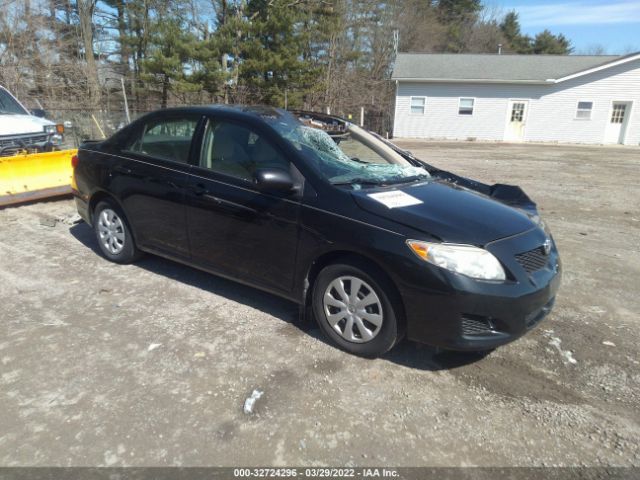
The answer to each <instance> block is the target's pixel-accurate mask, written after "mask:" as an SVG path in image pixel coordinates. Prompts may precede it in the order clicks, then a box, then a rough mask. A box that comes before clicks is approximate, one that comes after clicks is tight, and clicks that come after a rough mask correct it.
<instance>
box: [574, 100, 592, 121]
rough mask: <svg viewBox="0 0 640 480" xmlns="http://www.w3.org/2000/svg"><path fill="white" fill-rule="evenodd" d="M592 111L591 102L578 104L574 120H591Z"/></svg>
mask: <svg viewBox="0 0 640 480" xmlns="http://www.w3.org/2000/svg"><path fill="white" fill-rule="evenodd" d="M592 110H593V102H578V109H577V110H576V118H578V119H580V120H591V111H592Z"/></svg>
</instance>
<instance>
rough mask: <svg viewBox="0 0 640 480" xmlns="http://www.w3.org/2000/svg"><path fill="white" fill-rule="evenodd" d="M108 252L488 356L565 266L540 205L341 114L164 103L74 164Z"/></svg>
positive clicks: (360, 335) (335, 321) (327, 316)
mask: <svg viewBox="0 0 640 480" xmlns="http://www.w3.org/2000/svg"><path fill="white" fill-rule="evenodd" d="M73 165H74V177H73V189H74V195H75V201H76V205H77V208H78V212H79V213H80V215H81V216H82V218H83V219H84V220H85V221H86V222H87V223H88V224H89V225H91V226H92V227H93V229H94V231H95V235H96V240H97V243H98V245H99V248H100V250H101V251H102V253H103V254H104V256H105V257H106V258H107V259H109V260H111V261H113V262H117V263H130V262H133V261H135V260H136V259H138V258H139V257H140V255H141V254H142V253H143V252H147V253H151V254H155V255H160V256H162V257H166V258H169V259H171V260H174V261H177V262H181V263H184V264H187V265H191V266H193V267H196V268H200V269H203V270H206V271H208V272H211V273H213V274H216V275H220V276H223V277H226V278H229V279H232V280H235V281H238V282H242V283H245V284H248V285H251V286H253V287H256V288H259V289H263V290H266V291H268V292H271V293H273V294H275V295H280V296H282V297H285V298H288V299H290V300H293V301H294V302H297V303H298V304H300V305H301V312H305V316H306V317H309V318H314V319H315V321H317V323H318V325H319V327H320V328H321V330H322V331H323V332H324V334H325V335H326V336H327V338H328V339H330V340H331V341H332V342H333V343H334V344H335V345H337V346H338V347H340V348H342V349H344V350H346V351H348V352H351V353H355V354H358V355H362V356H368V357H374V356H379V355H381V354H383V353H385V352H386V351H388V350H389V349H391V348H392V347H393V346H394V345H395V344H396V343H397V342H398V341H399V340H400V339H402V338H403V337H405V336H406V337H407V338H408V339H410V340H413V341H418V342H423V343H427V344H431V345H434V346H439V347H442V348H448V349H456V350H488V349H493V348H496V347H498V346H500V345H503V344H505V343H507V342H510V341H512V340H514V339H516V338H518V337H519V336H521V335H523V334H524V333H526V332H527V331H529V330H531V329H532V328H533V327H534V326H535V325H537V324H538V323H539V322H540V321H541V320H542V319H543V318H544V317H545V316H546V315H547V314H548V313H549V312H550V310H551V308H552V306H553V303H554V299H555V296H556V292H557V290H558V286H559V283H560V260H559V257H558V251H557V249H556V245H555V243H554V240H553V238H552V236H551V234H550V233H549V230H548V229H547V227H546V226H545V224H544V223H543V221H542V220H541V219H540V217H539V216H538V213H537V211H536V206H535V204H534V203H533V202H532V201H531V200H530V199H529V197H528V196H527V195H525V194H524V192H523V191H522V190H521V189H520V188H518V187H514V186H509V185H491V186H489V185H485V184H482V183H479V182H476V181H473V180H470V179H466V178H463V177H460V176H457V175H455V174H453V173H450V172H447V171H444V170H440V169H438V168H435V167H433V166H431V165H429V164H427V163H425V162H423V161H422V160H419V159H417V158H415V157H414V156H413V155H412V154H411V153H409V152H406V151H404V150H401V149H400V148H398V147H396V146H395V145H393V144H391V143H389V142H388V141H386V140H384V139H382V138H381V137H379V136H377V135H375V134H372V133H370V132H367V131H365V130H363V129H362V128H360V127H358V126H356V125H354V124H352V123H350V122H347V121H345V120H342V119H340V118H337V117H332V116H329V115H322V114H315V113H308V112H287V111H283V110H279V109H274V108H269V107H243V106H205V107H188V108H177V109H167V110H161V111H157V112H154V113H151V114H148V115H145V116H144V117H142V118H140V119H138V120H137V121H135V122H133V123H131V124H130V125H128V126H127V127H125V128H124V129H122V130H120V131H119V132H117V133H116V134H115V135H113V136H112V137H111V138H109V139H107V140H104V141H100V142H86V143H85V144H83V145H82V146H81V148H80V149H79V151H78V155H77V156H76V157H74V159H73Z"/></svg>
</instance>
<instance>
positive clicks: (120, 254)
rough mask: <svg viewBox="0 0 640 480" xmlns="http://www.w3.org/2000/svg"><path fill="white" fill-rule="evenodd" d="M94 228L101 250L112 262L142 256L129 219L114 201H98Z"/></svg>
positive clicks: (130, 259)
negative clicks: (132, 233)
mask: <svg viewBox="0 0 640 480" xmlns="http://www.w3.org/2000/svg"><path fill="white" fill-rule="evenodd" d="M93 229H94V231H95V234H96V239H97V240H98V246H99V247H100V251H101V252H102V254H103V255H104V256H105V257H107V259H109V260H111V261H112V262H115V263H131V262H134V261H135V260H137V259H138V258H139V257H140V255H141V253H140V251H139V250H138V248H137V247H136V244H135V242H134V240H133V235H131V230H130V229H129V225H128V223H127V219H126V218H125V216H124V213H123V212H122V210H121V209H120V208H119V207H118V206H117V205H116V204H115V203H114V202H113V201H111V200H103V201H101V202H100V203H98V205H97V206H96V208H95V210H94V214H93Z"/></svg>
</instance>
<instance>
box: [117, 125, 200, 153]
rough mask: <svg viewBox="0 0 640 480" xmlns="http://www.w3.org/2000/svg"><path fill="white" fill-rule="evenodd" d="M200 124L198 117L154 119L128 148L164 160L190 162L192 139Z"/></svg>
mask: <svg viewBox="0 0 640 480" xmlns="http://www.w3.org/2000/svg"><path fill="white" fill-rule="evenodd" d="M197 124H198V117H197V116H193V117H173V118H164V119H159V120H152V121H150V122H149V123H147V124H145V125H144V127H143V129H142V132H141V134H140V135H138V136H137V137H136V138H135V139H134V141H133V143H132V144H131V145H130V146H129V147H128V148H127V150H128V151H130V152H135V153H141V154H143V155H149V156H151V157H155V158H161V159H163V160H171V161H174V162H179V163H188V161H189V150H190V148H191V139H192V138H193V134H194V132H195V130H196V125H197Z"/></svg>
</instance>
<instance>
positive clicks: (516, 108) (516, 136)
mask: <svg viewBox="0 0 640 480" xmlns="http://www.w3.org/2000/svg"><path fill="white" fill-rule="evenodd" d="M528 106H529V102H528V101H527V100H510V101H509V111H508V114H507V129H506V132H505V138H504V139H505V141H507V142H521V141H523V140H524V128H525V125H526V122H527V108H528Z"/></svg>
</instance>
